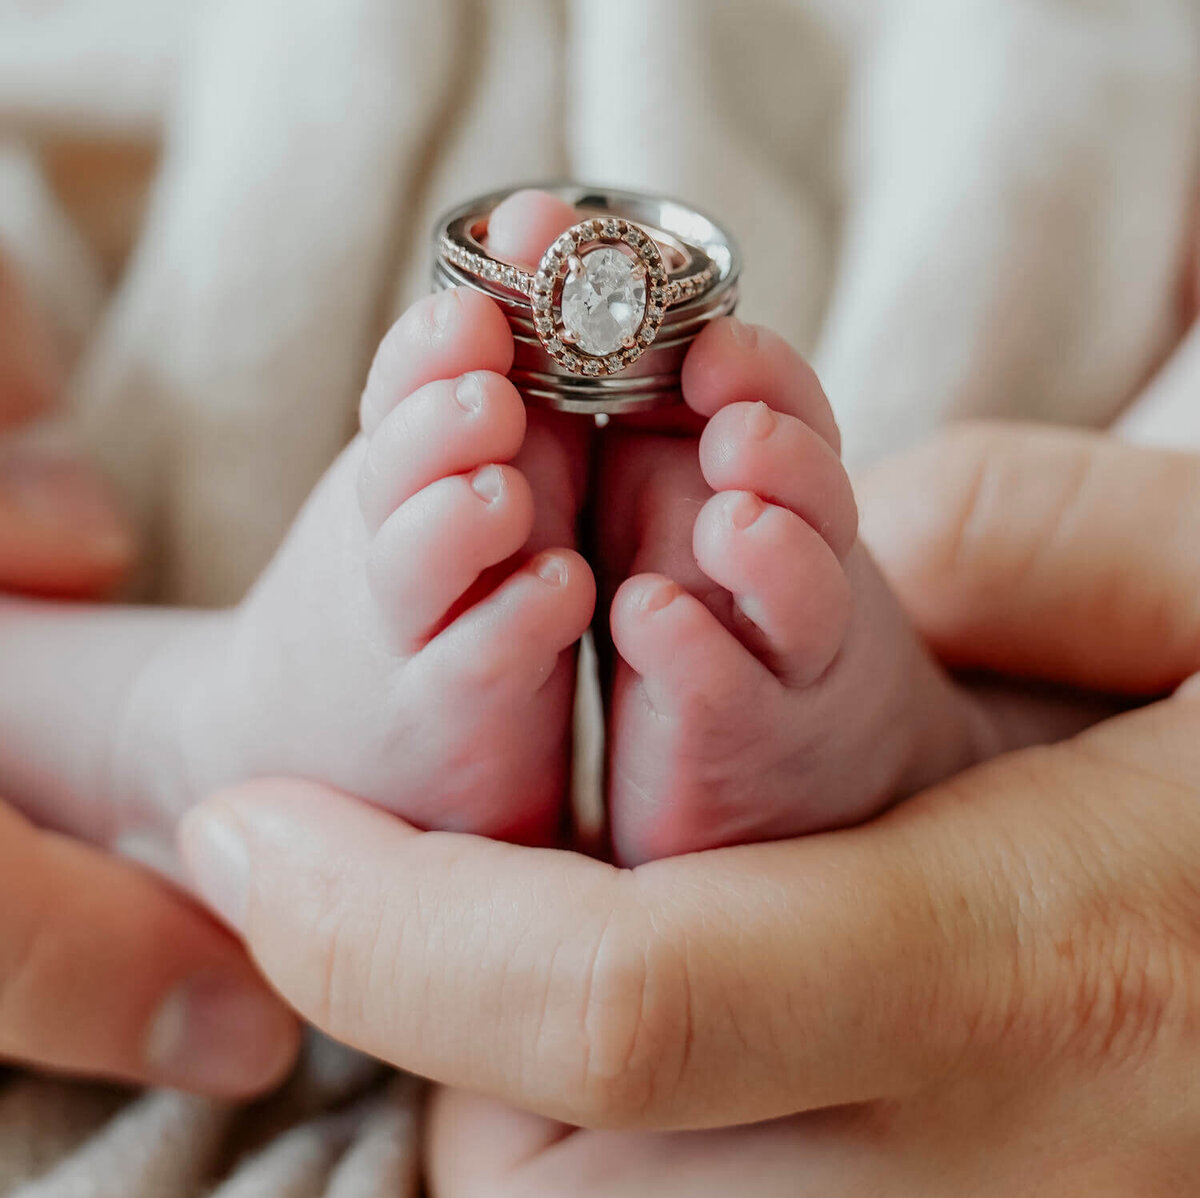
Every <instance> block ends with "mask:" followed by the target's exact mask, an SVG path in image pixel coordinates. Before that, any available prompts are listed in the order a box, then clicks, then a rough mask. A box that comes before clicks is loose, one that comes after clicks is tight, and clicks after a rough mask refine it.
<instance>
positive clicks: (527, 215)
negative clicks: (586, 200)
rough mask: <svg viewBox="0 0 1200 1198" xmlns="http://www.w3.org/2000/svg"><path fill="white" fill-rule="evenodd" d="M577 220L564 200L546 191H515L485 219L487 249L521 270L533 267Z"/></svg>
mask: <svg viewBox="0 0 1200 1198" xmlns="http://www.w3.org/2000/svg"><path fill="white" fill-rule="evenodd" d="M578 220H579V214H578V213H577V212H576V211H575V209H574V208H572V207H571V205H570V204H568V203H567V202H566V201H565V200H560V199H559V198H558V197H557V196H552V195H551V194H550V193H549V192H546V191H534V190H532V189H525V190H523V191H514V192H513V194H512V195H510V196H508V197H506V198H505V199H504V200H502V201H501V202H500V203H499V204H497V205H496V207H495V210H494V211H493V212H492V214H491V216H490V217H489V218H488V234H487V241H488V249H489V250H490V251H491V252H492V253H493V254H494V255H495V256H496V257H497V258H504V259H505V260H506V261H509V262H516V263H519V264H520V265H522V266H529V267H532V266H536V265H537V262H538V259H539V258H541V256H542V254H543V253H544V252H545V249H546V247H547V246H548V245H549V244H550V243H551V242H552V241H553V240H554V239H555V238H556V237H557V236H558V235H559V234H560V233H561V232H563V231H564V230H565V229H569V228H570V227H571V226H572V225H573V224H575V223H576V221H578Z"/></svg>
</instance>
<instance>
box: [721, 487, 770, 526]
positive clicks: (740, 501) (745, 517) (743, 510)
mask: <svg viewBox="0 0 1200 1198" xmlns="http://www.w3.org/2000/svg"><path fill="white" fill-rule="evenodd" d="M765 507H766V504H764V503H763V501H762V500H761V499H759V497H758V496H757V495H751V494H750V493H749V492H748V491H743V492H742V493H741V494H738V495H734V496H732V497H731V498H730V500H729V506H728V508H727V509H726V511H727V512H728V513H729V523H730V524H732V525H733V527H734V528H736V529H738V530H739V531H741V530H742V529H746V528H749V527H750V525H751V524H753V523H754V521H755V520H757V519H758V518H759V516H761V515H762V514H763V509H764V508H765Z"/></svg>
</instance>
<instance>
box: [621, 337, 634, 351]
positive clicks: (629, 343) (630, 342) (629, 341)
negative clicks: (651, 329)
mask: <svg viewBox="0 0 1200 1198" xmlns="http://www.w3.org/2000/svg"><path fill="white" fill-rule="evenodd" d="M621 344H622V345H623V346H624V347H625V348H626V349H633V347H634V346H635V345H637V338H636V337H635V336H634V335H633V334H632V333H626V334H625V336H624V337H622V338H621Z"/></svg>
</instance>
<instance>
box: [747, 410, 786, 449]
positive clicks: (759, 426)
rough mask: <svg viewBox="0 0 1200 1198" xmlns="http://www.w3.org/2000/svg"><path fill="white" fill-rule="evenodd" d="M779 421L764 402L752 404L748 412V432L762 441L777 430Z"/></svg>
mask: <svg viewBox="0 0 1200 1198" xmlns="http://www.w3.org/2000/svg"><path fill="white" fill-rule="evenodd" d="M778 423H779V420H778V418H777V417H776V415H775V413H774V412H772V411H771V409H770V408H768V407H767V405H766V404H765V403H762V402H759V403H756V404H751V405H750V410H749V411H748V412H747V413H746V432H748V433H749V434H750V436H752V437H757V438H758V439H759V440H760V441H765V440H766V439H767V437H769V436H770V435H771V434H772V433H773V432H774V431H775V426H776V425H777V424H778Z"/></svg>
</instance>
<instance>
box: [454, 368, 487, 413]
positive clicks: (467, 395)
mask: <svg viewBox="0 0 1200 1198" xmlns="http://www.w3.org/2000/svg"><path fill="white" fill-rule="evenodd" d="M454 398H455V400H457V401H458V406H459V407H460V408H462V410H463V411H464V412H472V413H474V412H478V411H479V409H480V408H482V407H483V384H482V383H481V382H480V381H479V375H477V374H464V375H463V376H462V378H460V379H459V380H458V383H457V385H456V386H455V388H454Z"/></svg>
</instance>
